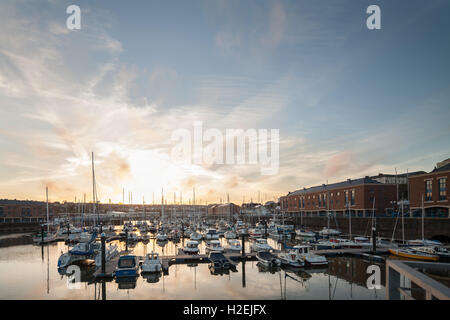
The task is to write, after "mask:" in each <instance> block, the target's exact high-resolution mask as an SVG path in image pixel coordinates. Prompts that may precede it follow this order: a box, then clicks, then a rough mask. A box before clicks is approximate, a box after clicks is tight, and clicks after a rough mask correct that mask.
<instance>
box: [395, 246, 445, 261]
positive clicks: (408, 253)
mask: <svg viewBox="0 0 450 320" xmlns="http://www.w3.org/2000/svg"><path fill="white" fill-rule="evenodd" d="M389 252H390V253H391V254H393V255H395V256H399V257H403V258H410V259H416V260H425V261H438V260H439V256H438V255H436V254H430V253H425V252H422V251H417V250H414V249H411V248H404V249H398V248H397V249H392V248H391V249H389Z"/></svg>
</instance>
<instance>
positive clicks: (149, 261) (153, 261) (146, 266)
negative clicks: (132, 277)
mask: <svg viewBox="0 0 450 320" xmlns="http://www.w3.org/2000/svg"><path fill="white" fill-rule="evenodd" d="M141 270H142V273H154V272H161V270H162V263H161V259H160V258H159V254H158V253H156V252H152V253H149V254H147V255H146V256H145V260H144V262H143V263H142V265H141Z"/></svg>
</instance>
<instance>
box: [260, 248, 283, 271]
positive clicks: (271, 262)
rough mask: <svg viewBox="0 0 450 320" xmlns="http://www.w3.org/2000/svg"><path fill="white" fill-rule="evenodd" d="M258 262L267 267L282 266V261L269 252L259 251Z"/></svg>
mask: <svg viewBox="0 0 450 320" xmlns="http://www.w3.org/2000/svg"><path fill="white" fill-rule="evenodd" d="M256 258H257V259H258V261H259V262H260V263H261V264H263V265H265V266H267V267H279V266H281V260H280V259H278V258H277V257H276V256H275V255H273V254H272V253H270V252H269V251H258V253H257V254H256Z"/></svg>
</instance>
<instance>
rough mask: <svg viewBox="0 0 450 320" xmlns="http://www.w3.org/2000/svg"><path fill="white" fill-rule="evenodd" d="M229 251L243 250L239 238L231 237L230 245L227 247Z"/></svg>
mask: <svg viewBox="0 0 450 320" xmlns="http://www.w3.org/2000/svg"><path fill="white" fill-rule="evenodd" d="M225 249H226V250H227V251H238V252H241V251H242V246H241V242H240V241H239V240H237V239H229V240H228V246H227V247H226V248H225Z"/></svg>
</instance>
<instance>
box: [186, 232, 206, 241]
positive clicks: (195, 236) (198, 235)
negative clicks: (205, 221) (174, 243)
mask: <svg viewBox="0 0 450 320" xmlns="http://www.w3.org/2000/svg"><path fill="white" fill-rule="evenodd" d="M189 238H190V239H191V240H193V241H200V240H202V239H203V235H202V234H201V233H200V232H197V231H194V232H192V233H191V235H190V236H189Z"/></svg>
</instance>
